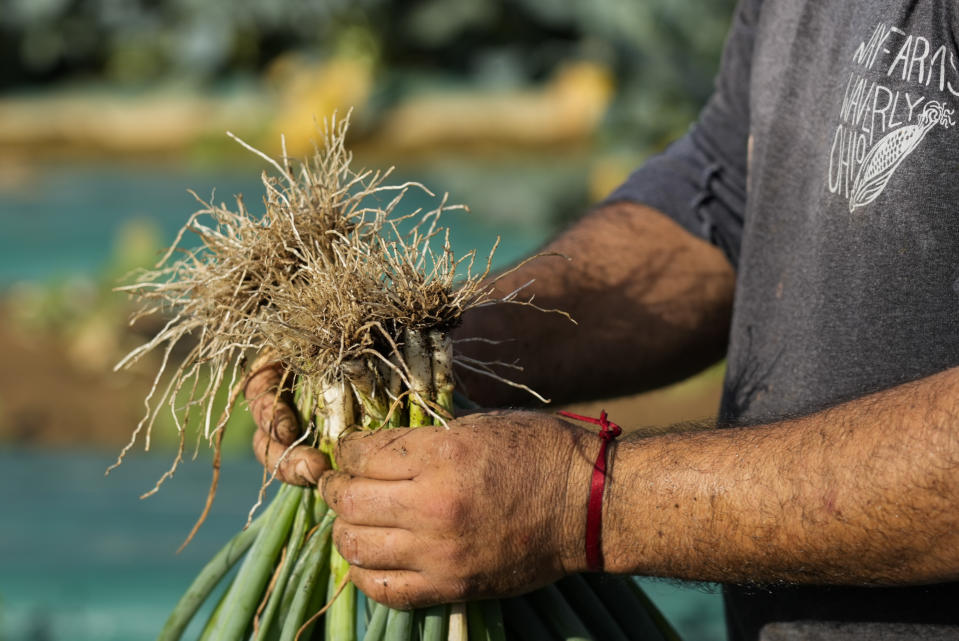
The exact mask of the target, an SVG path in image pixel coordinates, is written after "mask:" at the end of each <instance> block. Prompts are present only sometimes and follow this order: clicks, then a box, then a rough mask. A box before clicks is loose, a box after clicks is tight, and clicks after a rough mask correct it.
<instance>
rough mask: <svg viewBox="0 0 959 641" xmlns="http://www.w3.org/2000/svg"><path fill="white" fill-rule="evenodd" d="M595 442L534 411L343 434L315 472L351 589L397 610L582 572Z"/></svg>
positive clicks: (525, 587) (510, 591) (518, 587)
mask: <svg viewBox="0 0 959 641" xmlns="http://www.w3.org/2000/svg"><path fill="white" fill-rule="evenodd" d="M598 447H599V440H598V439H596V438H595V436H592V435H591V434H590V433H589V432H588V431H586V430H583V429H580V428H578V427H575V426H572V425H570V424H569V423H567V422H565V421H563V420H560V419H558V418H556V417H554V416H550V415H547V414H540V413H533V412H494V413H489V414H471V415H469V416H465V417H462V418H460V419H457V420H455V421H453V422H451V423H450V424H449V427H448V428H446V427H421V428H416V429H408V428H397V429H390V430H381V431H378V432H365V433H354V434H350V435H349V436H346V437H344V438H343V439H341V440H340V443H339V445H338V446H337V449H336V462H337V466H338V467H339V470H338V471H336V472H328V473H326V474H324V476H323V480H322V481H321V488H322V490H323V496H324V498H325V499H326V501H327V503H328V504H329V505H330V507H331V508H333V510H334V511H335V512H336V513H337V516H338V518H337V519H336V522H335V524H334V526H333V540H334V542H335V543H336V546H337V548H338V549H339V551H340V553H341V554H342V555H343V556H344V558H345V559H346V560H347V561H348V562H349V563H350V564H351V565H352V566H353V567H352V570H351V578H352V580H353V582H354V583H355V584H356V585H357V587H359V588H360V589H361V590H362V591H363V592H364V593H366V594H367V596H369V597H371V598H372V599H374V600H376V601H379V602H381V603H385V604H387V605H389V606H391V607H395V608H410V607H420V606H425V605H429V604H434V603H441V602H453V601H462V600H465V599H473V598H479V597H487V596H500V595H509V594H517V593H521V592H524V591H527V590H530V589H533V588H536V587H539V586H541V585H544V584H546V583H549V582H552V581H554V580H556V579H558V578H560V577H561V576H563V575H564V574H567V573H570V572H577V571H582V570H584V569H585V553H584V547H583V540H584V539H583V537H584V533H585V520H586V502H587V495H588V489H589V488H588V483H589V473H590V468H591V463H590V461H591V460H592V459H593V458H595V456H596V452H597V451H598Z"/></svg>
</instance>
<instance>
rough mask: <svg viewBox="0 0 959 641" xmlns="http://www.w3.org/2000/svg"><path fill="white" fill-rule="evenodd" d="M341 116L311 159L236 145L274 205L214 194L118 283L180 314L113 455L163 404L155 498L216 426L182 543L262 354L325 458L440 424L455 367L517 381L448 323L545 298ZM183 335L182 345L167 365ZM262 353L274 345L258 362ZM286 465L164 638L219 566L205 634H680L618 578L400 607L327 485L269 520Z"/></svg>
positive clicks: (178, 631)
mask: <svg viewBox="0 0 959 641" xmlns="http://www.w3.org/2000/svg"><path fill="white" fill-rule="evenodd" d="M346 128H347V120H340V121H339V122H337V121H336V120H335V119H334V120H333V121H331V122H329V123H327V124H326V125H325V126H324V127H323V128H322V130H321V132H320V133H321V140H320V143H319V144H318V145H317V147H316V152H315V154H314V155H313V156H312V157H311V158H309V159H307V160H305V161H303V162H292V161H291V160H290V159H289V158H288V157H287V155H286V153H285V151H284V153H283V156H282V157H281V158H280V159H279V160H275V159H273V158H271V157H269V156H267V155H265V154H263V153H262V152H259V151H257V150H256V149H254V148H252V147H250V146H248V145H246V143H243V142H242V141H240V144H243V145H244V146H246V147H247V148H248V149H250V150H251V151H253V152H254V153H256V154H258V155H260V156H261V157H262V158H263V159H264V160H265V161H266V162H268V163H269V165H270V166H271V170H272V173H270V172H264V174H263V178H262V179H263V184H264V187H265V190H266V195H265V198H264V203H265V213H264V214H263V215H261V216H256V215H254V214H252V213H251V212H250V211H249V210H248V209H247V207H246V206H245V204H244V202H243V200H242V198H241V197H237V200H236V205H235V207H234V208H232V209H231V208H229V207H227V206H226V205H223V204H220V205H217V204H215V203H213V202H204V201H201V203H202V205H203V207H202V209H201V210H200V211H198V212H197V213H195V214H194V215H193V216H192V217H191V218H190V219H189V220H188V222H187V224H186V225H185V226H184V228H183V229H182V230H181V232H180V234H179V235H178V236H177V239H176V241H175V242H174V245H173V246H172V247H171V249H170V250H169V251H168V252H167V253H166V254H165V255H164V256H163V258H162V259H161V260H160V262H159V263H158V264H157V266H156V267H155V268H154V269H153V270H150V271H145V272H142V273H140V274H138V275H137V277H136V281H135V282H134V283H133V284H131V285H127V286H124V287H122V288H120V289H121V290H124V291H127V292H129V293H130V294H132V295H133V296H134V297H136V298H138V299H139V300H140V301H141V308H140V310H139V311H138V312H137V314H135V315H134V318H133V321H135V320H137V319H138V318H139V317H141V316H145V315H149V314H155V313H158V312H159V313H166V314H167V315H168V316H169V320H168V322H167V323H166V324H165V325H164V326H163V328H162V330H161V331H160V332H158V333H157V335H156V336H155V337H154V338H153V339H152V340H150V341H148V342H147V343H145V344H144V345H142V346H140V347H139V348H137V349H136V350H134V351H133V352H131V353H130V354H129V355H128V356H127V357H126V358H125V359H124V360H123V361H121V362H120V363H119V364H118V366H117V367H118V368H121V367H128V366H130V365H132V364H133V363H136V362H137V361H139V360H140V359H142V358H143V357H144V356H146V355H147V354H148V353H151V352H154V351H156V352H158V353H159V355H160V358H159V360H160V366H159V368H158V372H157V374H156V377H155V379H154V381H153V386H152V388H151V391H150V393H149V394H148V396H147V399H146V407H147V410H146V413H145V415H144V418H143V420H142V421H141V422H140V424H139V425H138V426H137V428H136V430H135V431H134V434H133V437H132V438H131V440H130V443H129V444H128V445H127V446H126V447H125V448H124V450H123V451H122V452H121V454H120V457H119V459H118V461H117V464H119V462H120V461H121V460H122V459H123V456H124V455H125V454H126V453H127V452H128V451H129V450H130V448H131V447H133V445H134V443H135V442H136V441H137V439H138V438H140V437H141V435H142V437H143V439H144V441H145V446H146V447H147V448H149V445H150V435H151V430H152V428H153V425H154V423H155V421H156V419H157V416H158V414H159V413H160V411H161V410H163V409H164V408H167V409H169V410H170V411H171V412H172V414H173V418H174V421H175V423H176V426H177V429H178V432H179V439H178V443H179V446H178V448H177V454H176V457H175V459H174V461H173V464H172V466H171V467H170V469H169V470H168V471H167V472H166V473H165V474H164V475H163V476H162V477H161V478H160V479H159V481H158V482H157V484H156V487H154V489H153V490H151V491H150V492H148V493H147V495H149V494H152V493H153V492H156V491H157V489H158V488H159V487H160V485H161V484H162V483H163V482H164V481H165V480H167V479H168V478H170V477H171V476H172V475H173V473H174V471H175V470H176V469H177V466H178V465H179V464H180V462H181V461H182V459H183V456H184V451H185V449H186V442H187V436H188V434H187V427H188V426H189V425H191V424H192V423H191V417H195V415H197V414H198V415H199V418H200V422H201V423H202V429H200V430H198V434H197V437H196V438H197V446H199V444H200V443H201V442H202V441H206V442H208V443H209V444H210V445H211V446H212V447H213V449H214V474H213V482H212V484H211V488H210V493H209V496H208V497H207V503H206V507H205V509H204V510H203V514H202V515H201V517H200V519H199V520H198V521H197V524H196V526H194V528H193V531H192V532H191V533H190V535H189V536H188V537H187V542H188V541H189V540H190V538H192V536H193V534H195V532H196V530H197V528H198V527H199V525H200V523H202V521H203V520H204V518H205V517H206V514H207V512H208V511H209V508H210V505H211V502H212V500H213V496H214V494H215V491H216V486H217V482H218V477H219V463H220V444H221V442H222V438H223V433H224V431H225V429H226V426H227V421H228V419H229V417H230V415H231V412H232V411H233V409H234V405H235V404H236V402H237V400H238V399H239V398H240V397H241V396H242V390H243V387H244V385H245V382H246V381H247V380H248V379H249V377H250V376H251V375H252V374H253V373H255V372H256V371H258V369H259V368H260V367H262V365H263V363H264V362H266V363H271V364H272V363H281V364H282V366H283V368H284V372H285V375H284V378H283V382H282V383H281V384H280V385H279V386H278V387H277V388H276V389H275V390H273V393H274V394H275V395H276V396H275V397H276V400H277V402H281V401H280V397H281V395H282V394H292V395H293V397H294V399H295V406H296V409H297V411H298V413H299V418H300V423H301V426H302V435H301V436H300V438H299V440H298V441H297V443H296V444H301V443H307V444H310V445H312V446H314V447H317V448H319V449H321V450H322V451H324V452H326V453H327V454H328V455H330V456H332V452H333V445H334V444H335V443H336V441H337V439H338V438H339V437H340V436H341V435H343V434H344V433H346V432H347V431H348V430H353V429H367V430H377V429H388V428H390V427H395V426H407V425H408V426H412V427H417V426H423V425H442V424H445V423H446V422H447V421H448V420H450V419H451V418H452V416H453V410H454V387H455V380H456V379H455V376H454V372H453V366H454V363H456V364H457V366H460V367H464V368H468V369H470V370H473V371H475V372H479V373H482V374H486V375H489V376H492V377H494V378H498V379H499V380H502V381H503V382H504V383H507V384H513V385H515V383H512V382H510V381H509V380H507V379H506V378H505V377H503V376H501V374H500V373H498V372H500V371H502V370H501V369H499V368H498V367H497V365H499V364H496V363H485V362H481V361H477V360H473V359H468V358H465V357H462V356H458V355H455V354H454V352H453V344H452V341H451V339H450V330H451V328H453V327H454V326H455V325H456V324H457V322H458V321H459V319H460V317H461V316H462V315H463V313H464V312H465V311H467V310H469V309H471V308H475V307H478V306H483V305H490V304H525V305H533V303H532V301H531V300H524V299H522V298H521V296H520V294H521V292H519V291H517V292H512V293H510V294H509V295H507V296H505V297H499V298H495V297H494V295H493V288H492V284H491V283H492V282H493V281H491V280H490V279H489V271H490V267H489V266H490V261H491V259H492V252H491V253H490V255H489V257H488V258H486V260H484V261H482V262H481V265H480V267H479V268H478V269H475V270H474V264H475V256H476V254H475V252H470V253H468V254H466V255H464V256H461V257H456V256H455V255H454V253H453V250H452V248H451V244H450V234H449V229H448V228H446V227H444V226H443V225H442V224H441V223H442V221H441V217H442V215H443V214H445V213H446V212H449V211H450V210H453V209H461V207H456V206H449V205H447V203H446V199H445V198H443V199H442V200H441V201H440V204H439V206H438V207H436V208H435V209H433V210H431V211H425V212H424V211H420V210H414V211H404V210H403V206H404V197H405V196H407V194H408V192H409V191H410V190H424V191H427V193H429V192H428V190H426V189H425V187H423V186H422V185H419V184H415V183H406V184H401V185H387V184H386V179H387V178H388V176H389V174H390V172H389V171H386V172H371V171H354V170H353V169H352V168H351V167H350V162H351V155H350V153H349V152H348V151H347V150H346V149H345V147H344V139H345V134H346ZM429 195H430V196H432V194H429ZM187 232H193V233H195V234H197V235H198V236H199V238H200V241H201V242H200V245H199V247H198V248H196V249H184V248H183V246H182V245H183V243H182V239H183V237H184V235H185V234H186V233H187ZM494 250H495V247H494ZM174 257H176V260H174ZM131 322H132V321H131ZM181 344H187V345H188V348H187V350H186V352H187V353H186V356H185V357H184V358H183V359H182V360H181V361H179V362H178V363H176V364H171V360H173V357H172V355H173V353H174V350H175V348H176V347H177V345H181ZM253 354H260V355H261V356H260V358H259V359H257V361H256V362H255V363H253V364H252V365H251V364H248V362H247V358H248V356H249V355H253ZM167 370H170V371H169V372H168V371H167ZM221 390H230V393H229V398H228V400H227V402H226V406H225V408H224V407H217V402H216V400H215V399H216V397H217V393H218V392H220V391H221ZM529 391H530V392H531V393H534V394H535V392H533V391H532V390H529ZM462 402H464V403H465V402H467V401H465V400H464V401H462ZM194 422H195V421H194ZM291 447H292V446H291ZM332 464H333V465H335V461H332ZM278 465H279V464H278ZM272 472H273V473H272V474H270V473H269V471H267V473H266V475H265V477H264V483H263V487H262V489H261V492H260V496H259V499H258V500H257V501H256V505H254V507H253V509H252V510H251V512H250V518H249V519H248V522H247V524H246V527H245V528H244V529H243V530H242V531H241V532H240V533H239V534H237V535H236V536H235V537H234V538H233V539H231V540H230V541H229V542H228V543H227V544H226V545H225V546H224V547H223V548H222V549H221V550H220V552H219V553H218V554H216V556H214V558H213V559H212V560H211V561H210V562H209V564H208V565H207V566H206V567H205V568H203V570H202V571H201V572H200V573H199V575H198V576H197V577H196V579H195V580H194V581H193V583H192V584H191V585H190V587H189V588H188V589H187V591H186V592H185V593H184V595H183V597H182V598H181V599H180V601H179V603H178V604H177V605H176V607H175V608H174V610H173V612H172V613H171V615H170V617H169V619H168V621H167V623H166V625H165V627H164V628H163V630H162V632H161V633H160V635H159V637H158V638H159V639H162V640H172V639H179V638H181V637H182V635H183V634H184V632H185V630H186V629H187V626H188V625H189V623H190V622H191V620H192V619H193V618H194V615H195V614H196V613H197V611H198V610H199V609H200V608H201V606H202V605H203V604H204V603H205V602H206V601H207V600H208V599H209V598H210V595H211V594H212V593H213V592H215V590H216V588H217V586H218V585H220V584H221V583H223V582H228V583H229V585H228V587H226V589H225V590H224V591H223V592H222V596H220V598H219V601H218V602H217V603H216V604H215V606H214V608H213V610H212V615H211V616H210V617H209V619H208V620H207V621H206V623H205V625H204V626H203V631H202V634H201V636H200V638H201V639H210V640H234V639H254V640H282V641H292V640H294V639H321V638H322V639H325V640H327V641H351V640H354V639H357V640H358V639H365V640H368V641H376V640H381V639H386V640H389V641H398V640H400V639H403V640H406V639H423V640H427V641H439V640H440V639H450V640H465V639H482V640H490V641H492V640H496V639H505V638H517V639H557V638H558V639H580V638H582V639H590V638H597V639H600V638H601V639H617V640H623V641H625V640H627V639H641V638H643V639H672V638H676V637H675V633H674V632H673V631H672V629H671V628H670V627H669V625H668V623H667V622H666V621H665V620H664V619H663V618H662V616H661V615H660V614H659V613H658V611H657V610H656V609H655V607H654V606H653V605H652V603H651V602H650V601H649V600H648V599H647V598H646V597H645V595H643V594H642V592H641V591H640V590H639V588H638V587H637V586H636V585H635V583H633V582H632V581H631V580H626V579H623V580H618V579H613V578H608V577H607V578H600V577H595V576H582V577H581V576H574V577H568V578H566V579H564V580H563V581H561V582H560V583H558V584H556V585H554V586H549V587H547V588H544V589H541V590H538V591H536V592H534V593H531V594H529V595H525V596H523V597H515V598H511V599H504V600H501V601H496V600H490V601H481V602H476V603H469V604H451V605H441V606H436V607H432V608H428V609H422V610H416V611H400V610H391V609H389V608H388V607H386V606H384V605H381V604H378V603H375V602H373V601H372V600H369V599H367V598H366V597H365V596H364V595H363V594H362V593H360V592H359V591H358V590H356V588H355V587H354V586H353V585H352V584H351V583H350V582H349V566H348V564H347V563H346V562H345V561H344V559H343V558H342V557H341V556H340V555H339V554H338V553H337V551H336V549H335V546H333V545H332V543H331V536H330V532H331V528H332V524H333V520H334V519H335V514H334V513H333V511H332V510H330V509H329V507H328V506H327V505H326V504H325V503H324V502H323V500H322V497H321V496H320V494H319V493H318V491H317V490H316V489H315V488H300V487H294V486H287V485H283V486H282V487H281V488H280V489H279V490H278V491H277V492H276V494H275V496H274V498H273V500H272V502H271V503H270V505H269V506H267V507H266V508H265V509H263V510H262V513H261V514H259V515H258V516H256V517H255V518H254V515H255V512H256V511H257V508H258V507H259V506H260V505H261V503H262V501H263V497H264V496H265V491H266V488H267V486H268V485H269V484H270V483H271V482H272V481H273V480H274V478H273V477H274V476H275V474H276V470H275V469H274V470H273V471H272ZM184 545H185V543H184ZM237 564H238V565H239V568H238V569H237V570H236V571H235V572H231V570H232V569H233V568H234V566H235V565H237Z"/></svg>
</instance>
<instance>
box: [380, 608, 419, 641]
mask: <svg viewBox="0 0 959 641" xmlns="http://www.w3.org/2000/svg"><path fill="white" fill-rule="evenodd" d="M412 632H413V612H412V611H411V610H390V613H389V615H387V617H386V635H385V636H384V637H383V639H384V641H410V635H411V633H412Z"/></svg>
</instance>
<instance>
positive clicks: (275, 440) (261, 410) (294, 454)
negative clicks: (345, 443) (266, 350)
mask: <svg viewBox="0 0 959 641" xmlns="http://www.w3.org/2000/svg"><path fill="white" fill-rule="evenodd" d="M282 380H283V369H282V366H281V365H280V364H279V363H270V364H267V365H265V366H263V367H261V368H259V369H258V370H256V371H254V373H253V375H252V376H251V377H250V380H249V382H247V384H246V390H245V395H246V400H247V402H248V403H249V405H250V413H251V414H252V415H253V420H254V421H255V422H256V426H257V429H256V431H255V432H254V433H253V452H254V453H255V454H256V458H257V459H259V461H260V463H262V464H263V466H264V467H266V469H267V470H268V471H270V472H272V471H273V470H274V469H276V476H277V478H279V479H280V480H281V481H283V482H284V483H289V484H291V485H316V483H317V481H318V480H319V478H320V475H321V474H322V473H323V472H324V471H326V470H328V469H330V465H329V461H328V460H327V458H326V455H325V454H323V453H322V452H320V451H318V450H317V449H315V448H313V447H311V446H309V445H297V446H296V447H294V448H293V449H291V450H290V451H289V452H287V449H288V448H289V446H290V445H292V444H293V443H294V442H295V441H296V439H297V438H299V437H300V435H301V431H300V423H299V421H298V420H297V416H296V413H295V412H294V410H293V404H292V402H291V400H292V399H291V395H290V393H289V392H288V391H280V392H279V393H278V390H279V389H280V384H281V382H282ZM284 452H287V453H286V456H285V457H283V454H284ZM281 458H282V460H281ZM277 462H279V467H277Z"/></svg>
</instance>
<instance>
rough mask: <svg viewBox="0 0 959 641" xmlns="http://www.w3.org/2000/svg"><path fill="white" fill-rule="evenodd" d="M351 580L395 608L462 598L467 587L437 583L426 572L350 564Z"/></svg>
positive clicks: (428, 604)
mask: <svg viewBox="0 0 959 641" xmlns="http://www.w3.org/2000/svg"><path fill="white" fill-rule="evenodd" d="M350 580H351V581H353V583H354V584H355V585H356V587H358V588H359V589H360V590H362V591H363V594H365V595H366V596H368V597H369V598H371V599H373V600H374V601H377V602H378V603H383V604H385V605H388V606H389V607H391V608H395V609H397V610H410V609H412V608H421V607H426V606H430V605H436V604H438V603H450V602H454V601H462V600H463V599H464V598H465V594H466V590H465V589H464V588H463V587H462V586H460V585H457V584H436V583H434V582H433V581H431V580H430V579H429V578H428V576H427V575H425V574H423V573H420V572H413V571H409V570H392V571H391V570H368V569H366V568H360V567H356V566H353V567H352V568H351V569H350Z"/></svg>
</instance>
